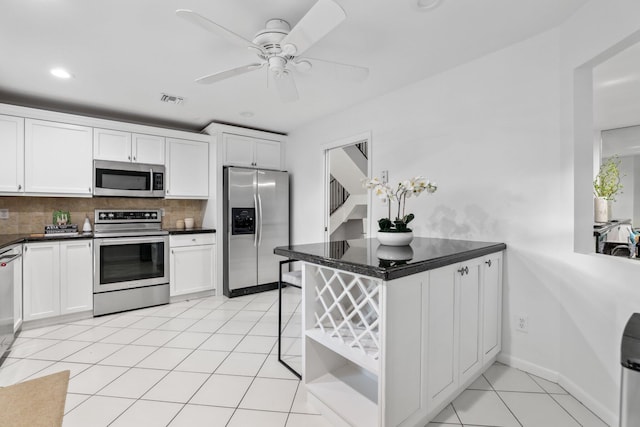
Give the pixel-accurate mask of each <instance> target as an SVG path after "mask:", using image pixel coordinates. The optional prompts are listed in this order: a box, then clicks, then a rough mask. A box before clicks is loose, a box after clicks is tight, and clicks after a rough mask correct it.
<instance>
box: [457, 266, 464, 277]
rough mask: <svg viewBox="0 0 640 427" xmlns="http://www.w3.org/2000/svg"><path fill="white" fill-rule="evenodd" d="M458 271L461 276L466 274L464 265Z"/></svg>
mask: <svg viewBox="0 0 640 427" xmlns="http://www.w3.org/2000/svg"><path fill="white" fill-rule="evenodd" d="M458 273H460V275H461V276H464V267H461V268H460V269H459V270H458Z"/></svg>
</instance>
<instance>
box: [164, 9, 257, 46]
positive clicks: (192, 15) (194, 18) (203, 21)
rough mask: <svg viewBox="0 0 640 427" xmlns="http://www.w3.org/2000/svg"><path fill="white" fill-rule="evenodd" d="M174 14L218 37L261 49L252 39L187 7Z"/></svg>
mask: <svg viewBox="0 0 640 427" xmlns="http://www.w3.org/2000/svg"><path fill="white" fill-rule="evenodd" d="M176 15H178V16H179V17H181V18H184V19H186V20H187V21H189V22H191V23H192V24H196V25H198V26H199V27H201V28H204V29H205V30H207V31H209V32H211V33H214V34H217V35H218V36H220V37H224V38H225V39H227V40H228V41H230V42H231V43H235V44H239V45H241V46H244V47H252V48H257V49H258V50H260V51H262V48H261V47H260V46H258V45H256V44H254V43H253V42H252V41H250V40H247V39H245V38H244V37H242V36H241V35H239V34H236V33H234V32H233V31H231V30H229V29H227V28H225V27H223V26H222V25H218V24H216V23H215V22H213V21H212V20H210V19H208V18H205V17H204V16H202V15H200V14H199V13H197V12H194V11H192V10H189V9H178V10H176Z"/></svg>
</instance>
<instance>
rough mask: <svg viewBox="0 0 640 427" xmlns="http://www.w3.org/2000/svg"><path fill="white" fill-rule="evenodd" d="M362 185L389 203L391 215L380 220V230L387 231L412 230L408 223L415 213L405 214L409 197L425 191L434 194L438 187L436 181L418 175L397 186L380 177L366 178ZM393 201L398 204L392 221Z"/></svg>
mask: <svg viewBox="0 0 640 427" xmlns="http://www.w3.org/2000/svg"><path fill="white" fill-rule="evenodd" d="M362 185H363V186H364V187H365V188H367V189H369V190H371V191H373V194H374V195H376V196H377V197H379V198H380V199H382V201H383V202H384V203H386V204H387V205H388V207H389V216H388V217H387V218H381V219H379V220H378V226H379V227H380V231H387V232H405V231H411V229H410V228H407V224H409V223H410V222H411V221H412V220H413V219H414V218H415V215H413V214H412V213H410V214H408V215H406V214H405V207H406V204H407V199H408V198H410V197H413V196H415V197H418V196H419V195H420V194H422V193H423V192H425V191H426V192H427V193H429V194H432V193H435V192H436V190H437V189H438V186H437V185H436V183H435V182H431V181H429V180H428V179H426V178H425V177H423V176H416V177H414V178H411V179H408V180H406V181H401V182H399V183H398V185H397V186H396V187H392V186H391V185H389V184H388V183H385V182H382V181H380V180H379V179H378V178H373V179H368V178H365V179H364V180H363V181H362ZM393 202H397V204H398V212H397V215H396V219H395V221H391V203H393Z"/></svg>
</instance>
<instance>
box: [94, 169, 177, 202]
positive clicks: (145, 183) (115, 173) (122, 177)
mask: <svg viewBox="0 0 640 427" xmlns="http://www.w3.org/2000/svg"><path fill="white" fill-rule="evenodd" d="M164 188H165V168H164V165H151V164H145V163H129V162H113V161H108V160H94V161H93V195H94V196H116V197H164Z"/></svg>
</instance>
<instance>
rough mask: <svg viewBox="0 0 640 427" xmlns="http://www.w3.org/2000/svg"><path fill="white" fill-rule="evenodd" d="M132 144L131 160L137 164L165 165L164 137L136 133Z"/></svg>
mask: <svg viewBox="0 0 640 427" xmlns="http://www.w3.org/2000/svg"><path fill="white" fill-rule="evenodd" d="M131 137H132V144H131V160H132V161H134V162H136V163H149V164H152V165H164V137H162V136H155V135H143V134H141V133H134V134H133V135H132V136H131Z"/></svg>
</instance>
